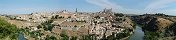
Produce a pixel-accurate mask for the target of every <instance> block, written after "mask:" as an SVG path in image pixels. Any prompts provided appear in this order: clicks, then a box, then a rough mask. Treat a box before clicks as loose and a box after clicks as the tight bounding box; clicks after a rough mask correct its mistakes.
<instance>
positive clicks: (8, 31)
mask: <svg viewBox="0 0 176 40" xmlns="http://www.w3.org/2000/svg"><path fill="white" fill-rule="evenodd" d="M17 30H18V29H17V27H16V26H15V25H12V24H10V23H8V22H7V21H5V20H4V18H1V17H0V38H1V39H3V38H7V37H9V38H10V39H17V36H18V32H17Z"/></svg>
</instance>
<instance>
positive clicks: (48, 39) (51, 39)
mask: <svg viewBox="0 0 176 40" xmlns="http://www.w3.org/2000/svg"><path fill="white" fill-rule="evenodd" d="M45 40H57V38H56V37H54V36H48V35H47V36H46V39H45Z"/></svg>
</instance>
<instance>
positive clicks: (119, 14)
mask: <svg viewBox="0 0 176 40" xmlns="http://www.w3.org/2000/svg"><path fill="white" fill-rule="evenodd" d="M114 15H115V16H119V17H123V16H124V15H123V14H122V13H115V14H114Z"/></svg>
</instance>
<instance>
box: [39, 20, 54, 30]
mask: <svg viewBox="0 0 176 40" xmlns="http://www.w3.org/2000/svg"><path fill="white" fill-rule="evenodd" d="M52 22H53V20H49V21H46V22H45V23H42V26H43V28H44V30H46V31H48V30H49V31H52V29H53V27H54V25H53V24H51V23H52Z"/></svg>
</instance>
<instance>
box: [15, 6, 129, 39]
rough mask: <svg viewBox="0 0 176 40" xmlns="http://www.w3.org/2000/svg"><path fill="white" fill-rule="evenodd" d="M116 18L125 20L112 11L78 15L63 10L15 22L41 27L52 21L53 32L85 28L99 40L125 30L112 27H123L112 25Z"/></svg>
mask: <svg viewBox="0 0 176 40" xmlns="http://www.w3.org/2000/svg"><path fill="white" fill-rule="evenodd" d="M116 18H125V16H123V17H116V16H115V15H114V13H113V12H112V9H104V10H103V11H101V12H97V13H85V14H84V13H83V12H82V13H78V12H68V11H67V10H63V11H61V12H56V13H31V14H24V15H16V16H15V20H19V21H23V22H28V23H29V24H30V23H31V24H33V23H36V24H38V25H41V23H44V22H46V21H49V20H53V22H52V23H51V24H53V25H54V28H53V30H54V29H56V30H58V29H59V30H62V29H64V30H72V31H80V29H81V28H85V29H84V30H88V31H87V32H88V34H95V35H96V36H97V38H98V39H101V38H103V37H104V36H106V37H108V36H110V35H112V33H120V32H122V31H123V30H125V29H123V28H118V27H116V26H113V25H114V24H122V25H123V23H114V22H118V21H116V20H115V19H116ZM24 24H25V23H24ZM26 25H27V24H26ZM38 25H35V26H34V25H30V26H29V27H28V28H31V31H36V30H39V29H38V28H37V27H36V26H38ZM124 25H128V24H124ZM82 31H83V30H82ZM55 32H57V31H55ZM83 32H85V31H83Z"/></svg>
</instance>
